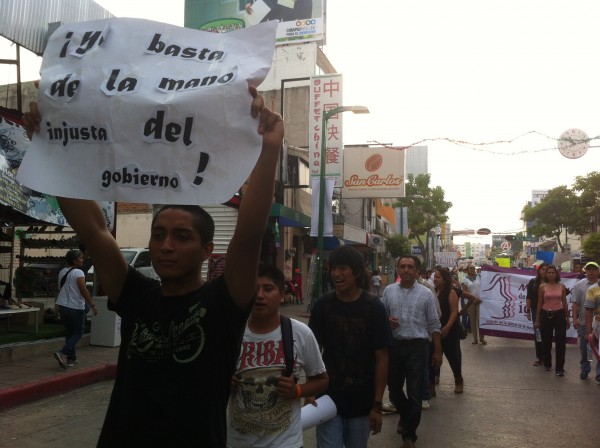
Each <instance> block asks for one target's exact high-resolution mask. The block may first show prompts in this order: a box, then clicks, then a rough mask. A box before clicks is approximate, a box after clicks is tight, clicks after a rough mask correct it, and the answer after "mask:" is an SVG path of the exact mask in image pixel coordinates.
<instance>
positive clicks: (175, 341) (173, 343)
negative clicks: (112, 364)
mask: <svg viewBox="0 0 600 448" xmlns="http://www.w3.org/2000/svg"><path fill="white" fill-rule="evenodd" d="M205 314H206V308H204V307H202V306H201V305H200V304H199V303H197V304H194V305H192V306H191V307H190V312H189V315H187V316H186V318H185V320H183V321H182V322H181V321H177V322H175V321H173V320H171V321H169V322H167V323H166V324H165V323H163V322H153V323H151V324H149V323H148V322H144V321H141V320H138V321H136V322H135V324H134V327H133V334H132V335H131V343H130V344H129V347H128V349H127V357H128V358H130V359H136V358H137V359H144V360H146V361H150V362H152V361H161V360H164V359H166V358H169V357H172V358H173V360H174V361H175V362H178V363H182V364H184V363H188V362H192V361H193V360H194V359H196V358H197V357H198V356H199V355H200V353H201V352H202V349H203V348H204V343H205V342H206V337H205V331H204V328H203V327H202V318H203V317H204V315H205Z"/></svg>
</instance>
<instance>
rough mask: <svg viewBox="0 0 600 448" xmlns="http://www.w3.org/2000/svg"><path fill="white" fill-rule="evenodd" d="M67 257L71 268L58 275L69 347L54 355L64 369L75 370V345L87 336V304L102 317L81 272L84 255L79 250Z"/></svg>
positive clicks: (62, 312) (60, 299)
mask: <svg viewBox="0 0 600 448" xmlns="http://www.w3.org/2000/svg"><path fill="white" fill-rule="evenodd" d="M65 258H66V260H67V263H68V265H69V266H68V267H66V268H63V269H62V270H61V271H60V272H59V273H58V284H59V286H60V288H59V292H58V297H57V299H56V305H57V306H58V312H59V314H60V319H61V320H62V322H63V324H64V326H65V345H64V346H63V348H62V349H61V350H60V351H58V352H56V353H54V357H55V358H56V360H57V361H58V364H59V365H60V366H61V367H62V368H63V369H66V368H67V367H73V365H74V364H75V362H76V361H77V356H76V354H75V346H76V345H77V343H78V342H79V340H80V339H81V336H83V329H84V325H85V316H86V314H87V313H86V311H85V305H86V303H87V304H89V306H90V308H91V309H92V310H93V312H94V316H95V315H96V314H98V311H97V310H96V305H94V303H93V302H92V296H91V295H90V293H89V291H88V290H87V288H86V287H85V274H84V273H83V271H82V270H81V268H82V267H83V254H82V253H81V252H80V251H78V250H70V251H68V252H67V255H66V256H65Z"/></svg>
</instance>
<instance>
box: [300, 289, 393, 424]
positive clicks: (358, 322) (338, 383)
mask: <svg viewBox="0 0 600 448" xmlns="http://www.w3.org/2000/svg"><path fill="white" fill-rule="evenodd" d="M308 326H309V327H310V329H311V330H312V331H313V333H314V335H315V337H316V338H317V342H318V343H319V345H320V346H321V347H322V348H323V361H324V362H325V368H326V369H327V374H328V375H329V388H328V390H327V391H326V392H325V393H326V394H328V395H329V396H330V397H331V399H332V400H333V401H334V403H335V405H336V406H337V413H338V415H341V416H342V417H347V418H352V417H360V416H364V415H368V414H369V412H370V411H371V408H372V407H373V400H374V396H375V351H376V350H379V349H382V348H384V347H389V346H391V343H392V333H391V329H390V326H389V321H388V317H387V313H386V311H385V308H384V306H383V304H382V303H381V302H380V301H379V300H378V299H377V298H375V296H374V295H372V294H369V293H368V292H366V291H364V290H363V292H362V294H361V296H360V297H359V298H358V299H357V300H355V301H353V302H342V301H341V300H339V299H338V298H337V296H336V294H335V291H334V292H331V293H327V294H325V295H324V296H323V297H321V298H320V299H319V300H318V301H317V302H316V303H315V305H314V307H313V309H312V311H311V315H310V320H309V322H308Z"/></svg>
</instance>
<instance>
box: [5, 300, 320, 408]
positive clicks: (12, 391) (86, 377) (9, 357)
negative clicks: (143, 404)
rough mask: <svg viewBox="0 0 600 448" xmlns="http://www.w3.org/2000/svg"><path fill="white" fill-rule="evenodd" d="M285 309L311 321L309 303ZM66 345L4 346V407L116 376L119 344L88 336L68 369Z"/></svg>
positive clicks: (59, 342) (56, 341)
mask: <svg viewBox="0 0 600 448" xmlns="http://www.w3.org/2000/svg"><path fill="white" fill-rule="evenodd" d="M281 312H282V314H285V315H286V316H289V317H293V318H295V319H298V320H300V321H302V322H305V323H306V322H308V316H309V314H308V313H307V312H306V304H305V305H291V304H288V305H285V306H282V307H281ZM62 344H63V340H62V339H51V340H47V341H39V342H33V343H27V344H20V345H10V346H0V410H2V409H7V408H10V407H13V406H18V405H20V404H23V403H27V402H30V401H35V400H39V399H41V398H46V397H49V396H51V395H55V394H59V393H64V392H68V391H70V390H73V389H76V388H79V387H83V386H87V385H89V384H91V383H94V382H97V381H106V380H112V379H114V377H115V375H116V364H117V359H118V355H119V347H100V346H92V345H89V335H86V336H84V338H83V339H82V340H81V342H80V343H79V344H78V346H77V359H78V363H77V364H76V365H75V366H74V367H70V368H68V369H66V370H65V369H62V368H61V367H60V366H59V365H58V362H57V361H56V359H54V355H53V354H54V352H55V351H57V350H58V349H60V347H61V346H62Z"/></svg>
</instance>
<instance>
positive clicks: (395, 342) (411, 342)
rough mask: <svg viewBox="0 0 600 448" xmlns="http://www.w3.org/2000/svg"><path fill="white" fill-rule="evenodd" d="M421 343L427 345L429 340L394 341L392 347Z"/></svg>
mask: <svg viewBox="0 0 600 448" xmlns="http://www.w3.org/2000/svg"><path fill="white" fill-rule="evenodd" d="M423 342H427V343H429V339H421V338H416V339H394V345H412V344H420V343H423Z"/></svg>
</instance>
